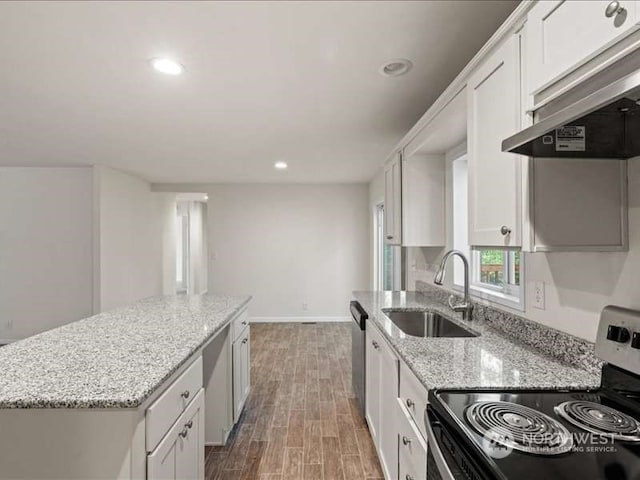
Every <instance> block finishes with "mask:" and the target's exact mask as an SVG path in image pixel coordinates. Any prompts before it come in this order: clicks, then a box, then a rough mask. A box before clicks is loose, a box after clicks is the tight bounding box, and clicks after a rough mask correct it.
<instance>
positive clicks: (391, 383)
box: [379, 341, 399, 478]
mask: <svg viewBox="0 0 640 480" xmlns="http://www.w3.org/2000/svg"><path fill="white" fill-rule="evenodd" d="M398 375H399V362H398V359H397V358H396V356H395V354H394V353H393V350H391V347H390V346H389V345H388V344H387V343H386V342H384V341H383V342H382V343H381V347H380V436H379V449H380V456H381V457H382V458H381V464H382V468H383V470H384V473H385V478H398V429H397V423H398V419H397V416H396V413H397V405H398V394H399V392H398V388H399V380H398Z"/></svg>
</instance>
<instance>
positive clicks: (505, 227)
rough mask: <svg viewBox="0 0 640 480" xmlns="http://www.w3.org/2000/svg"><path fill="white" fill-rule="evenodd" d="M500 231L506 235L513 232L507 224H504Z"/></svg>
mask: <svg viewBox="0 0 640 480" xmlns="http://www.w3.org/2000/svg"><path fill="white" fill-rule="evenodd" d="M500 233H501V234H502V235H504V236H505V237H506V236H507V235H509V234H510V233H511V229H510V228H509V227H507V226H506V225H503V226H502V227H501V228H500Z"/></svg>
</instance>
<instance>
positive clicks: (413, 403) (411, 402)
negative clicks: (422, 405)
mask: <svg viewBox="0 0 640 480" xmlns="http://www.w3.org/2000/svg"><path fill="white" fill-rule="evenodd" d="M406 403H407V407H409V408H413V407H415V406H416V404H415V402H414V401H413V400H411V399H410V398H407V402H406Z"/></svg>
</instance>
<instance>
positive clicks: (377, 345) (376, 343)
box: [372, 340, 380, 350]
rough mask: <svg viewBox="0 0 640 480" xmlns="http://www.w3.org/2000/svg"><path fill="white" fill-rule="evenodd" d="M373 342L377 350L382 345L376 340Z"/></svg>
mask: <svg viewBox="0 0 640 480" xmlns="http://www.w3.org/2000/svg"><path fill="white" fill-rule="evenodd" d="M372 343H373V348H375V349H376V350H378V349H379V348H380V345H379V344H378V342H376V341H375V340H374V341H373V342H372Z"/></svg>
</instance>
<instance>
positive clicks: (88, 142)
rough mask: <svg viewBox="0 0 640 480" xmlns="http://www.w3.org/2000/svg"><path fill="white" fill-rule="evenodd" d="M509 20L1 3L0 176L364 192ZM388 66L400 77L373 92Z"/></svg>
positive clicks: (333, 6)
mask: <svg viewBox="0 0 640 480" xmlns="http://www.w3.org/2000/svg"><path fill="white" fill-rule="evenodd" d="M516 5H517V2H511V1H500V2H483V1H458V2H453V1H442V2H401V1H389V2H380V1H375V2H357V1H356V2H281V3H279V2H262V1H260V2H186V1H182V2H145V1H141V2H115V1H111V2H57V1H51V2H33V3H32V2H22V1H19V2H1V3H0V61H1V64H0V70H1V72H2V73H1V74H0V89H1V93H0V165H84V164H104V165H109V166H113V167H116V168H121V169H124V170H128V171H131V172H134V173H136V174H138V175H140V176H142V177H144V178H146V179H148V180H150V181H154V182H210V181H217V182H361V181H366V180H369V179H370V178H371V177H372V176H373V175H374V173H375V171H376V170H377V168H378V166H379V165H380V164H381V163H382V162H383V161H384V159H385V157H386V156H387V155H388V154H389V153H390V150H391V149H392V148H393V146H394V144H395V143H396V142H398V141H399V140H400V138H402V136H403V135H404V134H405V133H406V132H407V131H408V130H409V128H410V127H411V126H412V125H413V124H414V123H415V122H416V121H417V120H418V118H420V116H421V115H422V114H423V113H424V112H425V111H426V110H427V108H428V107H429V105H431V103H432V102H433V101H434V100H435V99H436V98H437V97H438V95H439V94H440V92H441V91H442V90H444V88H445V87H446V86H447V84H448V83H449V82H450V81H451V80H452V79H453V78H454V77H455V76H456V74H457V73H458V72H459V71H460V70H461V69H462V68H463V67H464V65H465V64H466V63H467V62H468V60H470V59H471V57H472V56H473V55H474V54H475V53H476V52H477V51H478V50H479V49H480V47H481V46H482V44H483V43H484V42H485V41H486V40H487V39H488V38H489V37H490V36H491V34H492V33H493V32H494V31H495V30H496V28H497V27H498V26H499V25H500V23H502V21H503V20H504V19H505V18H506V17H507V15H508V14H509V13H510V12H511V11H512V10H513V9H514V8H515V6H516ZM158 56H170V57H174V58H176V59H177V60H179V61H180V62H182V63H183V64H184V65H185V67H186V72H185V74H184V75H182V76H180V77H170V76H162V75H160V74H158V73H156V72H154V71H153V70H152V69H151V68H150V66H149V64H148V60H149V59H150V58H152V57H158ZM393 58H408V59H410V60H411V61H412V62H413V63H414V68H413V70H412V71H411V72H410V73H409V74H408V75H406V76H403V77H396V78H387V77H383V76H381V75H380V74H379V73H378V68H379V67H380V66H381V65H382V64H383V63H384V62H385V61H386V60H388V59H393ZM277 160H284V161H286V162H288V164H289V169H288V170H287V171H284V172H282V171H276V170H274V168H273V163H274V162H275V161H277Z"/></svg>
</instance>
